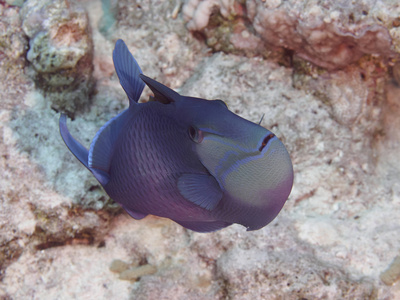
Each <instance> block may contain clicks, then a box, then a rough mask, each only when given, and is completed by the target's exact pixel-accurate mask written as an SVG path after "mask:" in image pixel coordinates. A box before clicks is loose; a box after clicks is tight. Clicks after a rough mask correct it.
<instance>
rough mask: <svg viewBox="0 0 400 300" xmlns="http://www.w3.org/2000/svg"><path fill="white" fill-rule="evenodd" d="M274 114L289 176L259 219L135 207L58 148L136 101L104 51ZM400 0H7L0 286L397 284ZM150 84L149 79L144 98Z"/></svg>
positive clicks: (316, 287) (91, 293) (2, 289)
mask: <svg viewBox="0 0 400 300" xmlns="http://www.w3.org/2000/svg"><path fill="white" fill-rule="evenodd" d="M118 39H123V40H124V41H125V43H126V44H127V46H128V48H129V50H130V51H131V52H132V54H133V55H134V56H135V58H136V60H137V61H138V62H139V63H140V66H141V68H142V70H143V72H144V73H145V74H146V75H147V76H149V77H151V78H156V79H157V80H158V81H160V82H162V83H163V84H165V85H167V86H169V87H171V88H173V89H175V90H176V91H178V92H179V93H180V94H182V95H190V96H195V97H201V98H206V99H222V100H224V101H225V102H226V104H227V105H228V107H229V109H230V110H232V111H233V112H235V113H237V114H239V115H240V116H242V117H244V118H246V119H249V120H251V121H253V122H255V123H258V122H259V121H260V119H261V118H262V116H263V115H264V117H263V119H262V123H261V125H262V126H264V127H266V128H268V129H270V130H271V131H273V132H274V133H275V134H276V136H277V137H278V138H279V139H280V140H281V141H282V142H283V143H284V144H285V146H286V148H287V149H288V151H289V153H290V156H291V158H292V162H293V166H294V171H295V173H294V186H293V190H292V193H291V195H290V196H289V199H288V201H287V202H286V204H285V206H284V207H283V209H282V211H281V212H280V214H279V215H278V216H277V217H276V219H275V220H274V221H272V222H271V223H270V224H269V225H268V226H266V227H264V228H262V229H260V230H257V231H253V232H246V231H245V228H243V227H242V226H240V225H232V226H229V227H228V228H225V229H223V230H220V231H218V232H214V233H196V232H193V231H190V230H187V229H185V228H183V227H181V226H179V225H178V224H176V223H174V222H173V221H171V220H169V219H164V218H158V217H154V216H148V217H146V218H144V219H143V220H140V221H137V220H134V219H132V218H131V217H130V216H129V215H128V214H126V213H125V212H124V211H123V210H122V209H121V208H120V207H119V206H118V205H117V204H115V203H114V202H113V201H112V200H110V199H109V198H108V196H107V194H106V193H105V192H104V191H103V190H102V188H101V186H100V184H99V183H98V182H97V181H96V179H95V178H93V176H92V175H91V174H90V172H88V171H87V170H86V169H85V168H83V167H82V166H81V165H80V163H79V162H78V161H77V160H76V159H75V158H74V157H73V156H72V155H71V154H70V153H69V151H68V150H67V149H66V147H65V145H64V143H63V141H62V139H61V137H60V134H59V129H58V119H59V115H60V113H61V112H64V113H66V114H67V115H68V117H69V118H71V119H72V120H73V121H69V125H68V126H69V129H70V131H71V133H72V134H73V135H74V136H76V137H78V138H79V140H80V141H81V142H82V144H84V145H85V146H86V147H88V146H89V144H90V142H91V141H92V139H93V137H94V135H95V134H96V132H97V130H98V129H99V128H100V127H101V126H102V125H103V124H104V123H105V122H106V121H108V120H109V119H110V118H112V117H114V116H116V115H117V114H118V113H119V112H120V111H122V110H123V109H125V108H126V107H127V106H128V99H127V97H126V95H125V93H124V91H123V89H122V88H121V86H120V84H119V80H118V78H117V75H116V74H115V71H114V66H113V62H112V50H113V49H114V45H115V42H116V41H117V40H118ZM399 54H400V4H399V3H396V2H395V1H389V0H378V1H373V0H362V1H347V0H340V1H333V0H325V1H316V0H315V1H300V0H288V1H280V0H271V1H268V0H267V1H257V0H203V1H201V0H187V1H182V0H171V1H156V0H154V1H150V0H147V1H145V0H143V1H141V0H136V1H127V0H122V1H116V0H108V1H106V0H103V1H100V0H86V1H72V0H70V1H67V0H54V1H50V0H27V1H22V0H19V1H12V0H8V1H0V154H1V155H0V298H2V299H28V298H29V299H398V298H400V288H399V280H400V238H399V232H400V156H399V155H400V154H399V153H400V56H399ZM151 94H152V93H151V91H150V90H149V89H148V88H146V89H145V90H144V93H143V95H142V98H141V99H142V101H147V99H148V97H149V95H151Z"/></svg>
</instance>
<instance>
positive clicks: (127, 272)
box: [110, 259, 157, 281]
mask: <svg viewBox="0 0 400 300" xmlns="http://www.w3.org/2000/svg"><path fill="white" fill-rule="evenodd" d="M110 271H111V272H114V273H119V279H121V280H130V281H136V280H138V279H139V278H140V277H142V276H145V275H151V274H154V273H156V272H157V268H156V267H155V266H152V265H149V264H146V265H142V266H137V265H136V264H128V263H126V262H124V261H122V260H120V259H115V260H113V261H112V263H111V266H110Z"/></svg>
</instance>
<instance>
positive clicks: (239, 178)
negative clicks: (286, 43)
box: [60, 40, 293, 232]
mask: <svg viewBox="0 0 400 300" xmlns="http://www.w3.org/2000/svg"><path fill="white" fill-rule="evenodd" d="M113 61H114V66H115V70H116V72H117V75H118V78H119V80H120V83H121V85H122V87H123V89H124V90H125V92H126V94H127V96H128V98H129V108H127V109H126V110H125V111H123V112H121V113H120V114H119V115H117V116H116V117H114V118H113V119H111V120H109V121H108V122H107V123H106V124H105V125H104V126H103V127H102V128H101V129H100V130H99V131H98V132H97V134H96V136H95V137H94V139H93V141H92V143H91V145H90V149H89V150H88V149H86V148H85V147H84V146H83V145H82V144H80V143H79V142H78V141H77V140H75V139H74V138H73V137H72V136H71V134H70V133H69V131H68V128H67V123H66V121H67V119H66V116H65V115H64V114H61V117H60V133H61V136H62V138H63V140H64V142H65V144H66V145H67V147H68V148H69V150H70V151H71V152H72V153H73V154H74V155H75V156H76V158H77V159H78V160H79V161H80V162H81V163H82V164H83V165H84V166H85V167H86V168H87V169H88V170H89V171H90V172H92V174H93V175H94V176H95V177H96V179H97V180H98V181H99V183H100V184H101V185H102V186H103V188H104V190H105V191H106V192H107V194H108V195H109V196H110V197H111V198H112V199H113V200H114V201H116V202H118V203H119V204H120V205H121V206H122V207H123V208H124V209H125V210H126V211H127V212H128V213H129V214H130V215H131V216H132V217H133V218H135V219H137V220H140V219H142V218H144V217H145V216H147V215H148V214H152V215H155V216H159V217H165V218H169V219H171V220H173V221H175V222H176V223H178V224H180V225H182V226H183V227H185V228H188V229H191V230H193V231H197V232H211V231H216V230H219V229H222V228H224V227H226V226H229V225H231V224H233V223H238V224H241V225H243V226H245V227H246V228H247V230H257V229H260V228H262V227H264V226H266V225H267V224H268V223H270V222H271V221H272V220H273V219H274V218H275V217H276V216H277V215H278V213H279V212H280V210H281V209H282V207H283V205H284V204H285V202H286V200H287V198H288V197H289V194H290V191H291V189H292V185H293V166H292V162H291V159H290V156H289V154H288V152H287V150H286V148H285V146H284V145H283V143H282V142H281V141H280V140H279V139H278V138H277V137H276V136H275V135H274V134H273V133H272V132H271V131H269V130H267V129H265V128H264V127H262V126H260V125H259V124H256V123H253V122H250V121H248V120H245V119H243V118H241V117H239V116H238V115H236V114H234V113H233V112H231V111H230V110H229V109H228V107H227V106H226V104H225V103H224V102H223V101H222V100H205V99H200V98H194V97H186V96H181V95H179V94H178V93H177V92H175V91H173V90H172V89H170V88H168V87H166V86H164V85H162V84H161V83H159V82H157V81H155V80H154V79H151V78H149V77H147V76H145V75H143V73H142V70H141V69H140V67H139V65H138V63H137V62H136V60H135V59H134V58H133V56H132V54H131V53H130V52H129V50H128V48H127V46H126V45H125V43H124V42H123V41H122V40H118V41H117V42H116V45H115V49H114V51H113ZM145 84H146V85H147V86H148V87H149V88H150V89H151V91H152V92H153V94H154V97H151V99H150V100H152V101H148V102H145V103H138V100H139V98H140V95H141V94H142V91H143V88H144V87H145Z"/></svg>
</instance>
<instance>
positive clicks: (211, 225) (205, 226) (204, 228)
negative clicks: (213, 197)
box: [173, 220, 232, 232]
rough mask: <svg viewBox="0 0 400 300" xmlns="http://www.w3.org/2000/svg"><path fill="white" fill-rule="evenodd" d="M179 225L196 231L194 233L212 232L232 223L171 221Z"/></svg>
mask: <svg viewBox="0 0 400 300" xmlns="http://www.w3.org/2000/svg"><path fill="white" fill-rule="evenodd" d="M173 221H175V222H176V223H178V224H179V225H181V226H183V227H185V228H187V229H190V230H193V231H196V232H213V231H217V230H220V229H222V228H225V227H227V226H229V225H232V223H229V222H224V221H213V222H192V221H176V220H173Z"/></svg>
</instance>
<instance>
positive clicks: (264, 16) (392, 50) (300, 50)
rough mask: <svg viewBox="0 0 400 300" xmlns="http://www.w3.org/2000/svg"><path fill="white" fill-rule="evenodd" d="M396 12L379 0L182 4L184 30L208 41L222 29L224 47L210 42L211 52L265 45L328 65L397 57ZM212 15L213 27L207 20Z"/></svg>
mask: <svg viewBox="0 0 400 300" xmlns="http://www.w3.org/2000/svg"><path fill="white" fill-rule="evenodd" d="M399 13H400V8H399V7H398V5H396V4H395V3H393V2H391V1H384V0H382V1H378V2H376V1H370V0H365V1H357V2H350V1H329V0H327V1H323V2H320V1H306V2H304V1H299V0H290V1H279V0H278V1H253V0H249V1H245V3H244V4H243V2H241V1H233V0H232V1H218V0H205V1H200V0H189V1H187V2H186V3H185V6H184V7H183V14H184V17H185V20H186V21H187V27H188V29H190V30H193V31H202V32H204V34H205V35H206V36H207V37H209V38H208V43H209V44H210V39H211V38H212V37H217V38H218V35H219V34H218V33H219V32H221V31H224V33H225V42H222V43H223V44H225V46H221V42H220V41H219V40H218V41H215V42H211V46H212V47H213V48H214V49H215V50H224V51H226V52H237V51H238V50H241V48H245V49H246V50H247V51H245V53H249V50H252V52H253V53H256V54H265V53H263V52H266V50H265V47H267V49H268V48H269V49H271V47H272V48H276V47H283V48H285V49H290V50H291V51H294V52H295V54H297V55H298V56H299V57H301V58H303V59H305V60H307V61H311V62H312V63H314V64H316V65H318V66H321V67H324V68H328V69H337V68H343V67H345V66H347V65H348V64H350V63H353V62H355V61H357V60H358V59H359V58H360V57H361V56H363V55H364V54H378V55H381V56H382V57H385V58H390V57H393V56H396V55H397V56H398V54H399V53H400V51H399V43H400V39H399V38H398V35H399V28H398V27H399V25H398V24H397V23H398V21H397V23H396V20H398V16H399ZM218 15H220V16H221V17H222V18H219V17H218ZM216 18H219V19H220V20H219V21H217V23H218V25H215V24H213V22H212V21H211V19H214V20H216ZM207 27H208V28H207ZM226 39H228V40H227V41H226ZM392 39H393V43H392ZM260 40H262V41H263V43H264V44H265V45H261V44H260ZM217 43H218V44H219V45H218V47H215V44H217ZM226 44H228V45H226Z"/></svg>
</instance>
